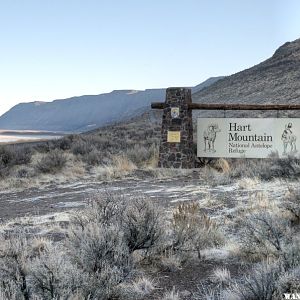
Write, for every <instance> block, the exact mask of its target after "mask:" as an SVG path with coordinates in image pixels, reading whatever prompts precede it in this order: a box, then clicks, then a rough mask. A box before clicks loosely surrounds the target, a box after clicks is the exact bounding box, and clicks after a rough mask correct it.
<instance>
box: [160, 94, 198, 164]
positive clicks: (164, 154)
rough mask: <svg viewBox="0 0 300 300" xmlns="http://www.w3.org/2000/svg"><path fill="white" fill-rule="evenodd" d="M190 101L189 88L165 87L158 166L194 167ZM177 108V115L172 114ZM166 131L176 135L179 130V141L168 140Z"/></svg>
mask: <svg viewBox="0 0 300 300" xmlns="http://www.w3.org/2000/svg"><path fill="white" fill-rule="evenodd" d="M191 102H192V96H191V89H188V88H168V89H167V91H166V100H165V108H164V110H163V119H162V130H161V143H160V149H159V162H158V166H159V167H163V168H184V169H189V168H193V167H194V164H195V156H194V153H193V123H192V110H189V109H188V104H189V103H191ZM172 108H173V109H172ZM177 108H179V114H178V115H177V114H176V113H175V114H174V111H175V112H176V111H178V109H177ZM171 111H172V115H171ZM168 132H171V133H174V132H175V134H177V135H178V132H180V142H170V139H169V141H168Z"/></svg>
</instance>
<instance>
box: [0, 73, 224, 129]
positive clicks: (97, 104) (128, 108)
mask: <svg viewBox="0 0 300 300" xmlns="http://www.w3.org/2000/svg"><path fill="white" fill-rule="evenodd" d="M220 78H222V77H213V78H209V79H207V80H206V81H204V82H202V83H200V84H199V85H197V86H195V87H194V88H193V89H195V90H196V91H199V90H201V89H203V88H205V87H207V86H209V85H210V84H212V83H214V82H216V81H217V80H219V79H220ZM164 98H165V89H147V90H145V91H136V90H116V91H113V92H111V93H106V94H100V95H94V96H80V97H72V98H68V99H62V100H55V101H52V102H40V101H36V102H30V103H20V104H18V105H16V106H14V107H13V108H12V109H10V110H9V111H8V112H7V113H5V114H4V115H2V116H1V117H0V129H8V130H14V129H15V130H46V131H66V132H76V131H77V132H78V131H89V130H93V129H94V128H98V127H100V126H104V125H108V124H113V123H116V122H123V121H126V120H129V119H131V118H133V117H136V116H140V115H142V114H143V113H144V112H145V111H148V110H149V108H150V104H151V102H155V101H164Z"/></svg>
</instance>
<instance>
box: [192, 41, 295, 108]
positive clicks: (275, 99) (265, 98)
mask: <svg viewBox="0 0 300 300" xmlns="http://www.w3.org/2000/svg"><path fill="white" fill-rule="evenodd" d="M299 101H300V39H297V40H295V41H293V42H288V43H285V44H284V45H282V46H281V47H279V48H278V49H277V50H276V51H275V53H274V55H273V56H272V57H271V58H269V59H267V60H266V61H264V62H262V63H260V64H258V65H256V66H254V67H252V68H249V69H247V70H244V71H241V72H239V73H236V74H234V75H231V76H227V77H225V78H223V79H221V80H219V81H217V82H216V83H214V84H212V85H210V86H209V87H207V88H204V89H203V90H201V91H199V92H196V93H194V95H193V102H203V103H225V102H227V103H245V102H247V103H283V104H284V103H299Z"/></svg>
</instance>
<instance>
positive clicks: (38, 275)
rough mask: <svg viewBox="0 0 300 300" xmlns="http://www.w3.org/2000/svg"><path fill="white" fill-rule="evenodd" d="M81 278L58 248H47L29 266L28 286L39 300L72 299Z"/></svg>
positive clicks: (78, 287) (68, 258)
mask: <svg viewBox="0 0 300 300" xmlns="http://www.w3.org/2000/svg"><path fill="white" fill-rule="evenodd" d="M82 279H83V276H82V274H81V273H80V271H79V270H78V269H77V268H76V267H75V266H74V265H72V263H71V262H70V257H68V256H67V255H66V254H64V253H63V251H62V250H60V249H58V247H51V248H48V251H43V252H42V253H41V255H39V256H38V257H36V258H35V259H34V260H33V261H32V262H31V264H30V286H31V290H32V291H33V292H34V295H35V296H36V297H39V299H44V300H48V299H49V300H50V299H72V297H73V296H74V295H75V294H76V293H77V292H78V290H79V289H80V286H81V283H82Z"/></svg>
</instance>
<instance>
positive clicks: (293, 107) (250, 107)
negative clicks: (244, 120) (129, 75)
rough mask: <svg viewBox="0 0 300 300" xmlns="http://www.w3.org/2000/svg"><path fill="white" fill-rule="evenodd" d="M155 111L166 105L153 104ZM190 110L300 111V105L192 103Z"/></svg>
mask: <svg viewBox="0 0 300 300" xmlns="http://www.w3.org/2000/svg"><path fill="white" fill-rule="evenodd" d="M151 108H153V109H164V108H165V103H162V102H153V103H151ZM188 108H189V109H203V110H300V104H222V103H217V104H216V103H215V104H204V103H190V104H188Z"/></svg>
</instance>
